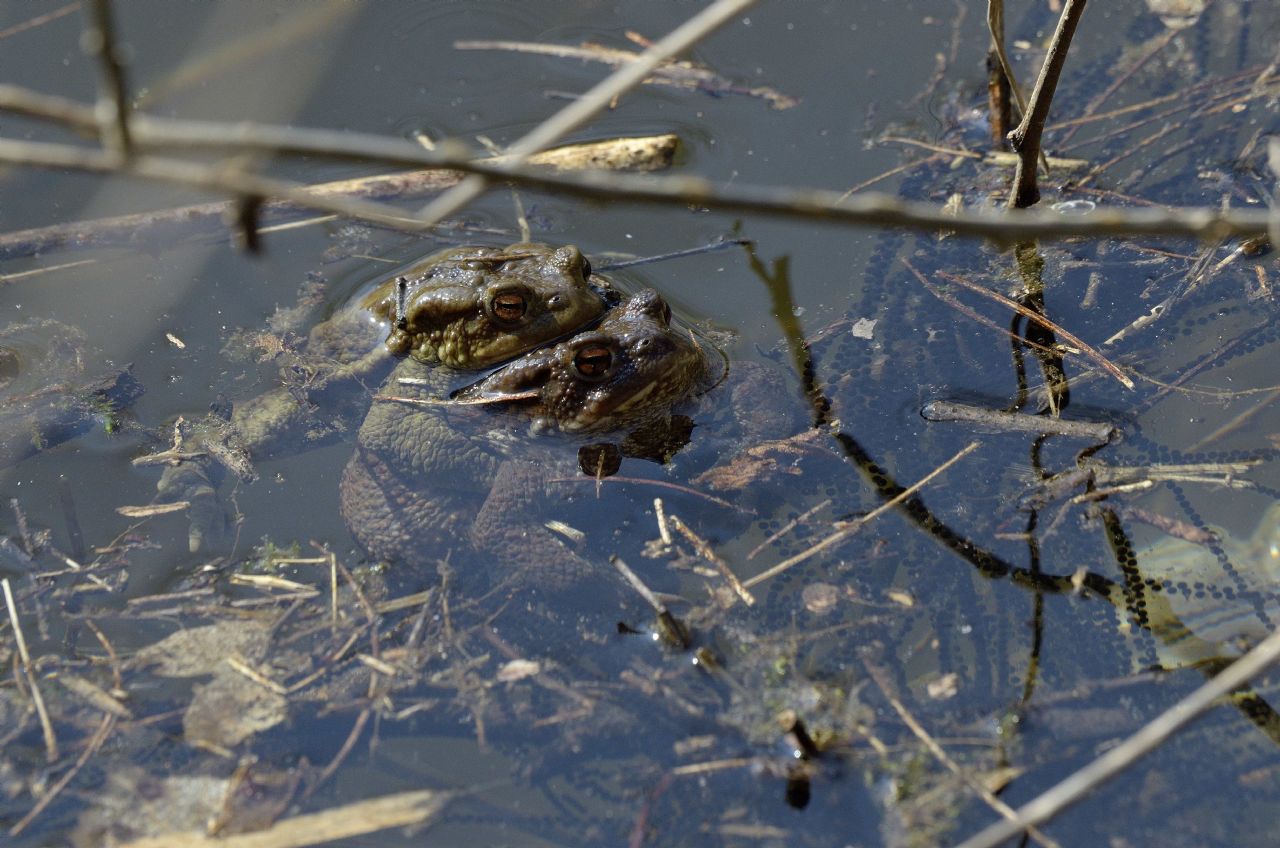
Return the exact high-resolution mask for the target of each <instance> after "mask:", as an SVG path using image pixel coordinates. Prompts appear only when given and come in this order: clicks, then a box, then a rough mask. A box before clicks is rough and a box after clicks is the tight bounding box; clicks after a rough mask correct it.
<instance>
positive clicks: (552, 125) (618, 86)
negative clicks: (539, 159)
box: [422, 0, 755, 226]
mask: <svg viewBox="0 0 1280 848" xmlns="http://www.w3.org/2000/svg"><path fill="white" fill-rule="evenodd" d="M754 2H755V0H716V2H715V3H712V4H711V5H710V6H708V7H707V8H705V9H703V10H702V11H701V12H699V13H698V14H696V15H694V16H693V17H692V18H690V19H689V20H687V21H685V23H683V24H681V25H680V26H678V27H676V28H675V29H674V30H672V31H671V32H670V33H669V34H668V35H667V36H666V37H665V38H663V39H662V40H660V41H658V42H657V43H656V44H654V45H653V46H652V47H650V48H649V49H648V50H646V51H644V53H642V54H640V56H638V57H637V58H636V59H635V61H633V62H630V63H628V64H627V65H625V66H623V67H621V68H619V69H618V70H616V71H614V72H613V73H612V74H610V75H609V76H607V77H605V78H604V79H603V80H601V81H600V82H599V83H597V84H596V85H595V86H594V87H592V88H591V90H590V91H588V92H586V93H585V94H583V95H582V96H581V97H579V98H578V99H577V100H575V101H573V102H572V103H570V104H569V105H568V106H566V107H565V108H563V109H561V110H560V111H559V112H557V113H556V114H554V115H552V116H551V117H550V118H548V119H547V120H545V121H543V122H542V123H541V124H539V125H538V126H537V127H535V128H534V129H533V131H532V132H530V133H528V134H527V135H525V136H523V137H522V138H520V139H519V140H518V141H516V142H515V143H514V144H512V145H511V146H510V148H509V149H508V150H507V155H509V156H510V157H511V158H512V161H513V162H523V160H524V159H525V158H526V157H527V156H529V155H530V154H532V153H537V152H538V151H539V150H542V149H543V148H545V147H547V146H549V145H552V144H555V142H556V141H558V140H559V139H561V138H564V137H565V136H566V135H568V134H569V133H571V132H573V131H574V130H576V129H578V128H579V127H581V126H582V125H584V124H585V123H586V122H587V121H589V120H591V118H592V117H594V116H595V115H596V113H598V112H600V111H602V110H604V109H607V108H608V107H609V106H610V104H612V103H613V102H614V101H615V100H616V99H617V98H618V97H621V96H622V95H623V94H624V93H626V92H627V91H630V90H631V89H632V88H634V87H636V86H637V85H639V84H640V83H642V82H644V79H645V77H647V76H649V74H650V73H652V72H653V70H654V68H656V67H658V66H659V65H661V64H662V63H663V62H665V61H666V60H668V59H670V58H672V57H673V56H675V55H677V54H678V53H682V52H684V51H685V50H688V49H689V48H690V47H692V46H693V45H694V44H697V43H698V42H699V41H701V40H702V39H703V38H705V37H706V36H707V35H709V34H710V33H711V32H712V31H714V30H716V29H718V28H719V27H720V26H722V25H723V24H725V23H727V22H728V20H729V19H730V18H732V17H733V16H734V15H737V14H738V13H740V12H742V11H743V10H745V9H747V8H748V7H750V6H751V5H752V4H753V3H754ZM488 186H489V181H488V180H486V179H483V178H481V177H473V178H470V179H467V180H464V181H463V182H462V183H461V184H459V185H458V186H457V187H456V188H454V189H452V190H450V191H448V192H446V193H445V194H444V195H442V196H440V197H439V198H437V199H436V200H435V201H433V202H432V203H431V204H430V205H428V206H427V208H426V209H424V210H422V219H423V222H424V224H425V225H427V226H431V225H433V224H436V223H438V222H440V221H442V220H444V219H445V218H447V217H448V216H449V215H452V214H453V213H454V212H457V211H458V210H459V209H461V208H462V207H463V206H466V205H467V204H468V203H470V202H471V201H472V200H474V199H475V198H477V197H479V196H480V195H481V194H483V193H484V191H485V189H486V188H488Z"/></svg>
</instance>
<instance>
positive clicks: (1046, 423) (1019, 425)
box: [920, 400, 1116, 442]
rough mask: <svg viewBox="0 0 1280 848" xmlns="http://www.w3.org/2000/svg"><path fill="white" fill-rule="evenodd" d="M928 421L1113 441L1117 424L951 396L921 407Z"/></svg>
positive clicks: (921, 413) (1012, 431) (1014, 431)
mask: <svg viewBox="0 0 1280 848" xmlns="http://www.w3.org/2000/svg"><path fill="white" fill-rule="evenodd" d="M920 415H921V416H922V417H923V418H924V419H925V420H926V421H964V422H967V423H970V424H977V425H979V426H980V427H983V428H989V429H991V430H997V431H1002V432H1011V433H1043V434H1046V435H1053V436H1072V437H1074V438H1081V439H1094V440H1097V441H1099V442H1106V441H1110V440H1111V437H1112V436H1114V435H1115V433H1116V428H1115V427H1113V426H1112V425H1110V424H1108V423H1107V422H1105V421H1066V420H1063V419H1061V418H1052V417H1050V416H1047V415H1028V414H1027V413H1025V412H1005V411H1004V410H1002V409H991V408H989V407H985V406H972V405H970V404H967V403H957V402H955V401H950V400H931V401H929V402H928V403H926V404H925V405H924V406H923V407H922V408H921V410H920Z"/></svg>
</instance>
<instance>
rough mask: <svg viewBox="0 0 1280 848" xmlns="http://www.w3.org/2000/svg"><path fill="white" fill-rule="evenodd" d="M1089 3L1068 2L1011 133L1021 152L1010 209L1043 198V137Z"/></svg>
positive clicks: (1031, 204) (1010, 136) (1032, 203)
mask: <svg viewBox="0 0 1280 848" xmlns="http://www.w3.org/2000/svg"><path fill="white" fill-rule="evenodd" d="M1085 2H1086V0H1067V2H1066V5H1065V6H1063V8H1062V16H1061V17H1060V18H1058V28H1057V29H1056V30H1054V33H1053V40H1052V41H1051V42H1049V52H1048V54H1047V55H1046V56H1045V57H1044V64H1043V65H1042V66H1041V67H1040V76H1039V77H1037V78H1036V87H1035V90H1033V91H1032V92H1031V106H1030V109H1029V110H1028V111H1027V112H1026V114H1024V115H1023V116H1022V123H1020V124H1018V128H1017V129H1015V130H1014V131H1013V132H1011V133H1009V144H1010V146H1012V147H1013V149H1014V150H1015V151H1017V153H1018V168H1017V170H1016V171H1015V173H1014V190H1013V191H1011V192H1009V206H1011V207H1016V208H1019V209H1026V208H1027V207H1028V206H1033V205H1035V202H1036V201H1037V200H1039V199H1040V189H1039V188H1037V187H1036V162H1037V160H1038V159H1039V158H1040V136H1041V135H1042V134H1043V132H1044V124H1045V121H1047V120H1048V119H1049V104H1050V103H1052V102H1053V92H1054V89H1056V88H1057V87H1058V77H1059V75H1060V74H1061V73H1062V66H1063V64H1065V63H1066V61H1067V49H1068V48H1070V47H1071V37H1072V36H1073V35H1075V32H1076V24H1078V23H1080V17H1081V16H1082V15H1083V14H1084V6H1085Z"/></svg>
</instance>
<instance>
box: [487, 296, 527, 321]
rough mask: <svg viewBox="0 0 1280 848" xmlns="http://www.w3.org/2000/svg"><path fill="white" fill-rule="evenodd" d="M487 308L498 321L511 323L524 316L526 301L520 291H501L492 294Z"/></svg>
mask: <svg viewBox="0 0 1280 848" xmlns="http://www.w3.org/2000/svg"><path fill="white" fill-rule="evenodd" d="M489 308H490V309H491V310H492V311H493V317H495V318H497V319H498V320H499V321H505V322H508V323H512V322H515V321H519V320H520V319H521V318H523V317H524V313H525V311H526V310H527V309H528V302H527V301H526V300H525V298H524V295H523V294H521V293H520V292H503V293H502V294H498V295H495V296H494V298H493V300H492V301H490V302H489Z"/></svg>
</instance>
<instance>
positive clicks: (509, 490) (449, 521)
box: [342, 290, 710, 587]
mask: <svg viewBox="0 0 1280 848" xmlns="http://www.w3.org/2000/svg"><path fill="white" fill-rule="evenodd" d="M670 317H671V311H670V308H669V307H668V306H667V304H666V302H665V301H664V300H663V299H662V298H661V297H660V296H659V295H658V294H657V293H656V292H654V291H651V290H646V291H642V292H639V293H637V294H635V295H634V296H632V297H631V299H630V300H628V301H627V302H626V303H625V304H623V305H622V306H619V307H617V308H615V309H614V310H612V311H611V312H610V313H608V314H607V315H606V317H605V319H604V320H603V321H602V322H601V324H600V325H599V327H597V328H596V329H594V330H589V331H586V332H583V333H580V334H579V335H577V336H575V337H573V338H571V339H569V340H567V341H564V342H561V343H560V344H557V345H555V346H552V347H549V348H546V349H544V350H539V351H535V352H533V353H531V354H528V355H526V356H524V357H522V358H520V359H518V360H516V361H515V362H513V363H511V364H510V365H508V366H507V367H506V368H504V369H502V370H501V371H498V372H496V373H494V374H493V375H490V376H489V377H488V378H486V379H485V380H483V381H481V382H480V383H478V384H476V385H474V386H472V387H470V388H469V389H468V390H466V391H465V392H463V393H462V394H461V395H460V396H459V399H460V400H463V401H475V402H478V403H479V402H493V401H497V402H499V403H501V405H502V406H503V407H504V411H498V410H495V409H493V408H490V406H489V405H488V404H487V403H485V405H480V406H479V407H478V408H477V407H475V406H465V405H464V406H432V405H425V406H424V405H421V403H420V401H421V400H422V399H421V398H420V397H414V396H410V397H404V395H413V394H414V392H415V391H418V388H417V387H418V385H420V382H421V379H422V378H423V377H424V376H426V377H427V382H428V388H430V387H431V386H430V375H429V374H424V369H423V367H422V365H421V364H420V363H418V362H416V361H414V360H405V361H404V362H402V363H401V364H400V365H399V366H397V368H396V370H395V372H394V373H393V375H392V380H391V381H390V382H389V385H390V384H391V383H395V384H398V385H397V389H396V391H395V394H396V395H399V396H400V397H396V398H387V399H384V400H380V401H379V402H377V403H375V404H374V407H373V409H372V410H371V411H370V413H369V416H368V417H367V418H366V419H365V422H364V425H363V426H362V427H361V429H360V437H359V442H358V446H357V449H356V453H355V455H354V456H353V457H352V459H351V461H350V462H349V463H348V465H347V469H346V471H345V473H344V475H343V480H342V513H343V517H344V518H345V519H346V522H347V524H348V526H349V527H350V529H351V531H352V533H353V534H354V535H355V536H356V538H357V539H358V540H359V541H360V543H361V545H362V546H363V547H364V548H365V549H366V550H367V551H369V553H371V554H373V555H374V556H377V557H380V558H382V559H385V560H388V561H391V562H394V563H407V564H411V565H412V564H417V565H428V564H434V563H436V562H438V561H439V560H441V559H443V558H444V556H445V554H446V551H448V550H449V549H456V548H457V547H458V546H459V543H461V544H462V546H463V547H470V546H472V545H474V547H475V548H476V549H478V550H480V551H483V552H486V553H488V554H490V555H493V556H495V557H496V558H497V559H499V560H500V561H501V563H502V565H503V566H504V567H505V568H507V570H508V571H509V572H510V573H511V574H512V575H517V577H516V579H520V578H519V576H518V575H520V574H526V575H528V578H529V579H531V580H536V581H537V582H538V583H539V584H540V585H543V586H546V587H553V586H556V585H564V584H566V583H568V582H572V581H573V580H575V579H577V578H578V577H580V576H582V574H583V573H584V572H585V571H586V570H587V569H588V568H589V566H588V565H587V563H586V562H585V561H584V560H583V559H582V558H580V557H579V556H578V555H577V554H575V553H573V552H572V551H569V550H568V549H567V548H566V547H565V546H564V545H563V544H561V542H560V541H559V539H558V537H556V536H555V535H554V534H553V533H552V532H551V531H550V530H547V529H546V528H545V527H544V526H543V524H542V522H541V521H540V520H536V519H538V514H539V513H540V512H542V511H544V509H543V508H544V507H545V506H547V505H548V504H549V503H552V502H554V498H551V497H549V496H548V494H547V485H548V482H549V480H550V479H551V478H552V477H554V476H556V475H557V474H560V473H572V472H573V471H576V463H575V462H573V457H574V456H575V454H576V451H574V450H573V449H572V448H571V447H569V446H568V445H566V444H565V438H560V439H556V438H553V437H551V436H550V435H549V434H548V432H547V431H552V430H554V431H559V432H560V433H561V434H562V435H563V436H565V437H569V438H574V437H584V436H585V437H588V438H598V437H599V436H600V434H602V433H614V434H618V435H625V434H634V433H637V432H641V431H646V432H650V433H652V432H655V431H661V430H662V429H663V427H664V424H665V423H666V422H668V421H669V420H670V418H671V410H672V408H673V406H675V405H676V404H679V403H680V402H682V401H684V400H687V399H690V398H692V397H693V396H694V395H695V394H696V393H697V392H698V391H699V390H701V389H703V388H705V387H706V385H707V382H708V375H709V370H710V369H709V367H708V363H707V360H706V357H705V356H704V354H703V352H702V350H701V349H700V348H699V347H698V346H697V345H696V344H695V343H694V342H693V341H692V340H691V339H690V338H689V337H687V336H686V335H684V334H682V333H681V332H679V331H677V330H674V329H672V327H671V325H670ZM405 379H408V380H410V381H411V382H410V383H407V384H406V383H404V382H402V381H403V380H405ZM428 393H429V392H428ZM512 407H514V408H512ZM624 445H625V443H624ZM624 449H625V447H624Z"/></svg>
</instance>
